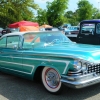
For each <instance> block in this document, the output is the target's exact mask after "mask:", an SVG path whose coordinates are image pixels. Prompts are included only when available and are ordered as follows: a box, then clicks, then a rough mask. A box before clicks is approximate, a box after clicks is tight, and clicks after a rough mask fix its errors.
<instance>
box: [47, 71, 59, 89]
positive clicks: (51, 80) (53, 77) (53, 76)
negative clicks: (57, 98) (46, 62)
mask: <svg viewBox="0 0 100 100" xmlns="http://www.w3.org/2000/svg"><path fill="white" fill-rule="evenodd" d="M59 82H60V79H59V75H58V73H57V72H56V71H55V70H54V69H49V70H48V71H47V72H46V83H47V85H48V86H49V87H51V88H57V87H58V85H59Z"/></svg>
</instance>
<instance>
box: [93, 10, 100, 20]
mask: <svg viewBox="0 0 100 100" xmlns="http://www.w3.org/2000/svg"><path fill="white" fill-rule="evenodd" d="M92 19H100V10H99V9H97V8H93V14H92Z"/></svg>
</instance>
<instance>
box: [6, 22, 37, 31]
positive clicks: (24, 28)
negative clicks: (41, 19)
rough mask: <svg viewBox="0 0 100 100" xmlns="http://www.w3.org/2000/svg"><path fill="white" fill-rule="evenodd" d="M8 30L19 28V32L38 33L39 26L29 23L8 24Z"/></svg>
mask: <svg viewBox="0 0 100 100" xmlns="http://www.w3.org/2000/svg"><path fill="white" fill-rule="evenodd" d="M8 27H9V28H19V31H39V24H38V23H36V22H30V21H19V22H16V23H13V24H9V26H8Z"/></svg>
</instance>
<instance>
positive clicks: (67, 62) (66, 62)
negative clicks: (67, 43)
mask: <svg viewBox="0 0 100 100" xmlns="http://www.w3.org/2000/svg"><path fill="white" fill-rule="evenodd" d="M4 57H7V58H8V57H9V56H4ZM13 58H18V59H27V60H41V61H49V62H50V61H52V62H63V63H65V64H66V66H65V68H64V70H63V73H62V74H65V72H66V70H67V67H68V64H69V62H70V61H64V60H54V59H40V58H25V57H24V58H22V57H13ZM5 63H6V62H5ZM7 63H11V64H13V63H12V62H7ZM41 63H43V62H41ZM15 64H16V63H15ZM17 64H19V63H17ZM22 65H24V64H22Z"/></svg>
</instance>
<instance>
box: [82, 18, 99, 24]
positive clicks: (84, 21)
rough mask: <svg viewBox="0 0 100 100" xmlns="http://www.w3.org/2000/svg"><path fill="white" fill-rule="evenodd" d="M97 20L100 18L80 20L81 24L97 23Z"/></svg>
mask: <svg viewBox="0 0 100 100" xmlns="http://www.w3.org/2000/svg"><path fill="white" fill-rule="evenodd" d="M98 22H100V19H92V20H83V21H81V24H82V23H98Z"/></svg>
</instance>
